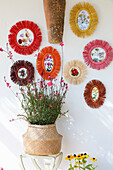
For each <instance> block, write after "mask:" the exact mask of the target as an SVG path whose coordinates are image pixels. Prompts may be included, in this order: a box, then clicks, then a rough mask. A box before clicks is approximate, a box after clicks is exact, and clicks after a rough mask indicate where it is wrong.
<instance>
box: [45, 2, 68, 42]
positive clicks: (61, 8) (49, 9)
mask: <svg viewBox="0 0 113 170" xmlns="http://www.w3.org/2000/svg"><path fill="white" fill-rule="evenodd" d="M43 4H44V11H45V17H46V25H47V31H48V41H49V43H52V44H57V43H60V42H61V41H62V37H63V29H64V16H65V5H66V0H43Z"/></svg>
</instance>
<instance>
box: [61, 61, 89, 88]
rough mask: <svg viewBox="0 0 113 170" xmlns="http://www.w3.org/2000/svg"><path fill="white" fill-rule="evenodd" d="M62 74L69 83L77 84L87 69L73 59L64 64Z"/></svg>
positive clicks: (82, 78) (81, 80) (82, 79)
mask: <svg viewBox="0 0 113 170" xmlns="http://www.w3.org/2000/svg"><path fill="white" fill-rule="evenodd" d="M63 75H64V78H65V79H66V80H67V81H68V82H69V83H70V84H74V85H77V84H80V83H82V82H83V81H84V79H85V78H86V75H87V69H86V66H85V65H84V63H82V62H81V61H78V60H73V61H70V62H68V63H67V64H66V65H65V67H64V70H63Z"/></svg>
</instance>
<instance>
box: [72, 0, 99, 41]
mask: <svg viewBox="0 0 113 170" xmlns="http://www.w3.org/2000/svg"><path fill="white" fill-rule="evenodd" d="M69 23H70V26H71V30H72V31H73V33H74V34H75V35H77V36H78V37H81V38H85V36H90V35H91V34H92V33H93V32H94V31H95V29H96V27H97V24H98V16H97V13H96V10H95V9H94V7H93V6H92V5H91V4H89V3H88V2H83V3H80V2H79V3H78V4H76V5H75V6H74V7H73V8H72V9H71V11H70V19H69Z"/></svg>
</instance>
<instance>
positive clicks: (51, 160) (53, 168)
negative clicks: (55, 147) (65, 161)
mask: <svg viewBox="0 0 113 170" xmlns="http://www.w3.org/2000/svg"><path fill="white" fill-rule="evenodd" d="M62 157H63V153H62V152H60V153H58V154H57V155H48V156H36V155H29V154H22V155H20V167H21V169H22V170H26V169H25V166H24V163H23V158H31V160H32V163H33V165H34V166H35V167H36V169H37V170H43V169H41V168H40V166H39V165H38V163H37V162H36V160H35V159H42V160H43V161H44V168H45V169H44V170H57V168H58V167H59V165H60V163H61V161H62ZM57 158H58V159H57ZM56 159H57V161H56Z"/></svg>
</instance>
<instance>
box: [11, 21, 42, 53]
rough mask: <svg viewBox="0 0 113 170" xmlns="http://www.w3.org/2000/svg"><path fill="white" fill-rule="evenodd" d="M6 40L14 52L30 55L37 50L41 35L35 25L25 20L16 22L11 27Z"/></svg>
mask: <svg viewBox="0 0 113 170" xmlns="http://www.w3.org/2000/svg"><path fill="white" fill-rule="evenodd" d="M8 38H9V44H10V46H11V48H13V49H14V51H15V52H17V53H19V54H23V55H30V54H32V53H33V52H34V51H36V50H37V49H38V48H39V46H40V44H41V41H42V34H41V31H40V28H39V26H38V25H37V24H35V23H34V22H32V21H27V20H25V21H20V22H17V23H16V24H15V25H13V26H12V27H11V29H10V34H9V35H8Z"/></svg>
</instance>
